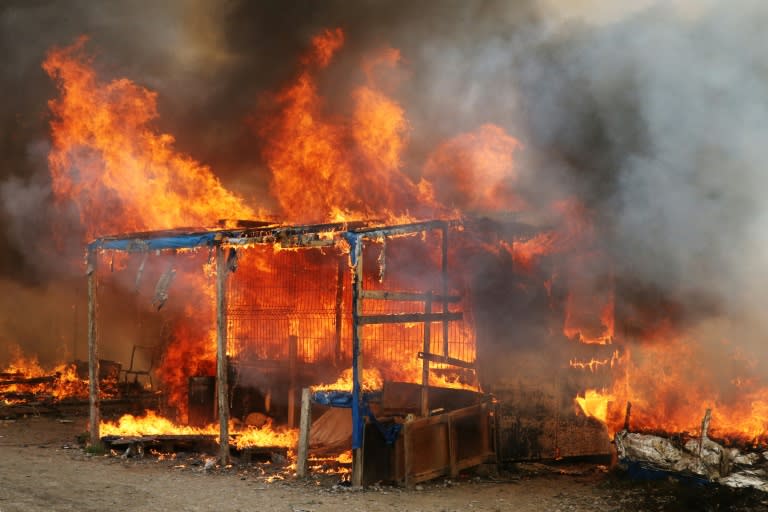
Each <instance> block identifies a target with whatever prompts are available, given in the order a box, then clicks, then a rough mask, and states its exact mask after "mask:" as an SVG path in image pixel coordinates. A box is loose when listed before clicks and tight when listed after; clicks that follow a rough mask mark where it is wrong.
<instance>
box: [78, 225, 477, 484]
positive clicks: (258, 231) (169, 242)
mask: <svg viewBox="0 0 768 512" xmlns="http://www.w3.org/2000/svg"><path fill="white" fill-rule="evenodd" d="M458 225H459V222H458V221H448V220H432V221H425V222H417V223H412V224H403V225H396V226H374V225H372V224H371V223H366V222H348V223H334V224H317V225H300V226H285V225H282V224H273V223H269V222H260V221H255V222H254V221H247V222H243V221H240V222H239V223H238V227H237V228H234V229H216V230H207V231H189V230H175V231H156V232H145V233H133V234H126V235H118V236H109V237H103V238H99V239H97V240H95V241H93V242H92V243H90V244H89V245H88V247H87V272H86V274H87V279H88V362H89V378H90V387H89V395H90V400H89V402H90V418H89V425H90V442H91V444H92V445H97V444H99V443H100V432H99V420H100V410H99V383H98V378H97V376H98V371H99V369H98V365H99V363H98V357H97V352H98V343H97V334H98V333H97V330H96V303H97V290H98V286H97V284H98V283H97V277H96V270H97V261H98V257H97V256H98V254H99V253H100V252H103V251H121V252H132V253H136V252H139V253H141V252H143V253H147V252H150V251H163V250H168V251H175V250H177V249H197V248H205V247H207V248H209V249H213V250H214V251H215V260H216V299H215V300H216V381H217V401H218V412H219V446H220V453H219V458H220V460H221V461H222V462H223V463H226V462H228V461H229V443H228V441H229V432H228V424H229V408H228V405H227V404H228V403H229V397H228V386H227V375H228V369H227V364H228V363H227V327H226V325H227V323H226V314H227V296H226V290H227V276H228V273H229V270H228V264H227V262H228V260H229V258H230V257H232V256H233V254H234V253H233V251H236V250H238V249H240V248H248V247H249V246H255V245H270V244H272V245H274V244H277V245H280V246H281V247H290V248H322V247H334V246H337V245H338V244H340V243H346V244H347V245H348V248H349V252H348V254H349V267H350V269H351V280H352V325H353V331H352V373H353V390H352V394H353V403H352V412H353V414H352V416H353V422H354V424H353V442H352V446H353V484H354V485H361V483H362V467H363V465H362V462H363V461H362V438H363V428H364V418H363V417H362V411H361V406H362V387H361V377H362V369H363V351H362V341H363V339H362V338H363V327H364V326H366V325H374V324H398V323H399V324H403V323H417V322H418V323H423V324H424V344H423V351H422V352H420V353H419V357H421V358H422V361H423V362H422V387H423V391H422V401H421V410H422V413H423V414H424V415H426V413H427V412H428V410H429V404H428V393H427V387H428V384H429V370H430V362H433V363H439V364H445V365H453V366H459V367H464V368H471V367H474V361H460V360H457V359H452V358H450V357H449V355H448V354H449V351H448V348H449V347H448V333H449V323H450V322H452V321H457V320H461V319H462V318H463V317H462V313H461V312H451V311H449V305H450V304H451V303H456V302H458V301H460V300H461V297H459V296H457V295H454V296H450V295H449V293H448V292H449V282H448V232H449V229H450V228H451V227H457V226H458ZM435 230H436V231H439V232H440V233H441V235H442V236H441V239H442V243H441V252H440V254H441V259H440V274H441V290H440V293H439V294H435V293H434V292H433V291H431V290H430V291H427V292H424V293H413V292H399V291H381V290H366V289H364V287H363V242H364V241H366V240H386V239H388V238H394V237H401V236H410V235H415V234H418V233H424V232H428V231H435ZM340 270H341V267H340ZM341 275H342V274H341V272H340V273H339V276H340V277H339V279H341ZM337 300H341V299H340V298H337ZM366 300H369V301H381V300H394V301H417V302H424V312H423V313H405V314H382V315H374V314H363V302H364V301H366ZM435 302H438V303H439V304H442V308H441V309H442V311H441V312H439V313H436V312H433V305H434V303H435ZM433 322H440V323H441V324H442V330H443V336H442V340H443V347H442V352H443V353H442V354H432V353H430V335H431V323H433ZM338 325H339V324H338V323H337V328H338Z"/></svg>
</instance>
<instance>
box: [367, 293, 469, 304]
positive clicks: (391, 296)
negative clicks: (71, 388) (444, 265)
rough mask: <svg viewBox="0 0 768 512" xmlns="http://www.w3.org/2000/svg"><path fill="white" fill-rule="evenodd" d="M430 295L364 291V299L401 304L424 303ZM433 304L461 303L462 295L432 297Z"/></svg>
mask: <svg viewBox="0 0 768 512" xmlns="http://www.w3.org/2000/svg"><path fill="white" fill-rule="evenodd" d="M427 295H430V294H429V293H416V292H389V291H386V290H364V291H363V298H364V299H371V300H394V301H400V302H424V301H425V300H427ZM430 296H431V299H432V301H433V302H451V303H456V302H461V299H462V297H461V295H448V296H443V295H433V294H432V295H430Z"/></svg>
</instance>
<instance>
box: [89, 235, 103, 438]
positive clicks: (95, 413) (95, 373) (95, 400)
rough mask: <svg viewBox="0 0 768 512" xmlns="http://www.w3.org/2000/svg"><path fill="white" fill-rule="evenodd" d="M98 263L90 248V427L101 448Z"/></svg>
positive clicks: (94, 253) (94, 251)
mask: <svg viewBox="0 0 768 512" xmlns="http://www.w3.org/2000/svg"><path fill="white" fill-rule="evenodd" d="M96 262H97V255H96V250H95V249H94V248H92V247H89V248H88V256H87V268H86V274H87V275H88V402H89V420H88V427H89V430H90V433H91V439H90V441H91V446H99V445H100V444H101V434H100V432H99V421H100V419H101V418H100V416H101V415H100V411H99V358H98V356H97V347H96V300H97V286H96V285H97V279H96Z"/></svg>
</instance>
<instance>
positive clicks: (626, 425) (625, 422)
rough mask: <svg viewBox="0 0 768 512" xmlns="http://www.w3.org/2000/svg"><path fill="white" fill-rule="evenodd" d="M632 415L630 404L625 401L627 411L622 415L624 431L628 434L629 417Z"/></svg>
mask: <svg viewBox="0 0 768 512" xmlns="http://www.w3.org/2000/svg"><path fill="white" fill-rule="evenodd" d="M631 414H632V402H630V401H629V400H627V410H626V412H625V413H624V430H626V431H627V432H629V421H630V415H631Z"/></svg>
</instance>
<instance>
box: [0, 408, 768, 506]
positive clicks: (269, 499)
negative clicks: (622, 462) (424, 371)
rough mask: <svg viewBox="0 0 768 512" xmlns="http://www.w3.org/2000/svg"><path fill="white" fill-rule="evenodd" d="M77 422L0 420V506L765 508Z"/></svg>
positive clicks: (628, 485)
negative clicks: (399, 468) (100, 430)
mask: <svg viewBox="0 0 768 512" xmlns="http://www.w3.org/2000/svg"><path fill="white" fill-rule="evenodd" d="M85 424H86V420H85V418H73V419H68V420H67V419H65V420H62V419H54V418H40V417H30V418H19V419H16V420H4V421H2V422H0V512H16V511H43V510H44V511H60V510H74V511H83V512H84V511H99V512H101V511H110V512H121V511H131V512H136V511H208V510H216V511H252V510H258V511H272V510H275V511H283V512H299V511H307V512H310V511H311V512H322V511H329V512H331V511H332V512H342V511H343V512H353V511H391V510H408V511H440V512H443V511H445V512H447V511H466V510H473V511H474V510H477V511H507V510H510V511H512V510H514V511H520V512H525V511H539V510H546V511H562V512H565V511H592V510H597V511H623V510H661V511H667V510H712V511H715V510H768V496H766V495H764V494H762V493H759V492H756V491H743V490H742V491H733V490H730V489H723V488H719V487H714V488H713V487H691V486H686V485H682V484H679V483H677V482H670V481H654V482H638V481H635V480H631V479H629V478H627V477H626V476H625V475H622V474H621V473H620V472H619V471H617V470H613V469H608V468H605V467H601V466H599V465H596V464H586V463H582V464H560V465H544V464H532V463H529V464H517V465H512V466H509V467H507V468H505V469H504V470H503V471H502V472H501V473H500V474H499V475H497V476H482V477H480V476H477V475H473V474H468V475H462V476H461V477H460V478H458V479H455V480H452V481H451V480H438V481H435V482H432V483H427V484H423V485H421V486H418V487H417V488H416V489H413V490H405V489H401V488H395V487H388V486H381V487H374V488H369V489H365V490H354V489H351V488H349V487H346V486H343V485H339V477H338V476H336V475H315V476H314V477H313V478H312V479H310V480H307V481H298V480H295V479H293V477H292V476H291V472H290V471H289V470H288V469H286V468H285V467H283V466H280V464H279V461H278V464H275V463H274V462H265V463H251V464H234V465H233V466H232V467H229V468H220V467H216V466H213V465H212V462H208V464H206V462H207V461H209V460H211V459H210V457H208V456H206V455H203V454H179V455H177V456H176V457H175V458H173V457H167V456H162V457H158V456H155V455H150V454H147V455H146V456H145V457H143V458H140V459H139V458H134V457H128V458H123V457H121V456H120V454H117V455H110V454H105V455H91V454H88V453H86V451H84V450H83V449H82V448H81V447H80V446H79V445H78V443H77V440H76V439H77V436H78V434H82V433H83V432H84V431H85ZM206 466H208V467H206Z"/></svg>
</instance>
